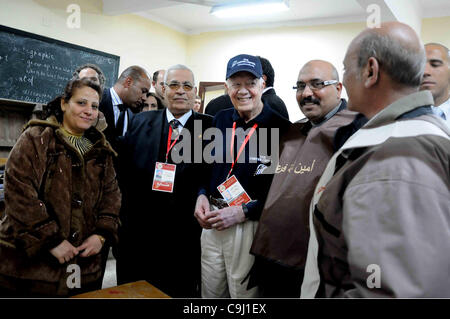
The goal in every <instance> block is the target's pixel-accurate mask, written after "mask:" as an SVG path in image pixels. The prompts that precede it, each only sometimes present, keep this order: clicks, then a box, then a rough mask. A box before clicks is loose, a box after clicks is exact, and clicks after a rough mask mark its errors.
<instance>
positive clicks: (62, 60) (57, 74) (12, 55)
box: [0, 25, 120, 104]
mask: <svg viewBox="0 0 450 319" xmlns="http://www.w3.org/2000/svg"><path fill="white" fill-rule="evenodd" d="M119 60H120V57H119V56H116V55H112V54H109V53H105V52H100V51H97V50H92V49H89V48H85V47H82V46H78V45H74V44H71V43H67V42H62V41H58V40H55V39H51V38H47V37H43V36H40V35H37V34H33V33H29V32H24V31H21V30H17V29H13V28H9V27H6V26H2V25H0V98H3V99H10V100H17V101H24V102H36V103H44V104H45V103H47V102H49V101H50V100H52V99H53V98H54V97H55V96H57V95H59V94H61V93H62V91H63V90H64V87H65V85H66V83H67V81H69V80H70V79H71V78H72V74H73V72H74V71H75V69H76V68H77V67H78V66H80V65H82V64H85V63H93V64H96V65H98V66H99V67H100V68H101V69H102V71H103V73H104V74H105V78H106V84H105V86H106V87H111V86H113V84H114V83H115V81H116V79H117V76H118V72H119Z"/></svg>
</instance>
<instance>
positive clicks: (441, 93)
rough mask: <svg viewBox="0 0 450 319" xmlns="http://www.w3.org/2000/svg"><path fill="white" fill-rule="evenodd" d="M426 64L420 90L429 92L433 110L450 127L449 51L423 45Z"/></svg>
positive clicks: (435, 45)
mask: <svg viewBox="0 0 450 319" xmlns="http://www.w3.org/2000/svg"><path fill="white" fill-rule="evenodd" d="M425 52H426V55H427V64H426V66H425V72H424V74H423V81H422V85H421V86H420V89H421V90H430V91H431V94H432V95H433V99H434V106H435V107H436V108H435V109H434V110H435V111H436V113H437V114H438V115H440V116H441V117H442V118H443V119H444V120H445V121H446V122H447V125H448V126H449V127H450V51H449V50H448V48H447V47H446V46H444V45H442V44H439V43H428V44H425Z"/></svg>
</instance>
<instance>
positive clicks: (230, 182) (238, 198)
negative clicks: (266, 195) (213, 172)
mask: <svg viewBox="0 0 450 319" xmlns="http://www.w3.org/2000/svg"><path fill="white" fill-rule="evenodd" d="M217 189H218V190H219V193H220V195H222V197H223V199H225V201H226V202H227V204H228V206H241V205H242V204H247V203H248V202H250V201H251V199H250V196H248V194H247V192H246V191H245V189H244V188H243V187H242V185H241V183H239V181H238V180H237V178H236V176H234V175H232V176H231V177H230V178H229V179H227V180H226V181H225V182H223V183H222V184H220V185H219V186H217Z"/></svg>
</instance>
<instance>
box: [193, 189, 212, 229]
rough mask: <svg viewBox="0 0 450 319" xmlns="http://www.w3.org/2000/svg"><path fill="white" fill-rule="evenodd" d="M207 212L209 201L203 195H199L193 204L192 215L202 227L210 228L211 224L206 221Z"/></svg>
mask: <svg viewBox="0 0 450 319" xmlns="http://www.w3.org/2000/svg"><path fill="white" fill-rule="evenodd" d="M207 214H209V201H208V197H206V196H205V195H200V196H199V197H198V198H197V203H196V204H195V211H194V216H195V218H196V219H197V221H198V223H199V224H200V226H202V228H205V229H211V224H210V223H209V222H208V221H207V218H206V215H207Z"/></svg>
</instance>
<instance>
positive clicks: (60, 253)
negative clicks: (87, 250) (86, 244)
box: [50, 239, 78, 264]
mask: <svg viewBox="0 0 450 319" xmlns="http://www.w3.org/2000/svg"><path fill="white" fill-rule="evenodd" d="M50 253H51V254H52V255H53V256H55V257H56V259H58V261H59V263H60V264H64V263H65V262H68V261H70V260H71V259H72V258H73V257H75V256H76V255H78V250H77V249H76V248H75V247H74V246H72V244H71V243H69V242H68V241H67V240H65V239H64V240H63V241H62V242H61V244H59V245H58V246H56V247H55V248H53V249H50Z"/></svg>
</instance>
